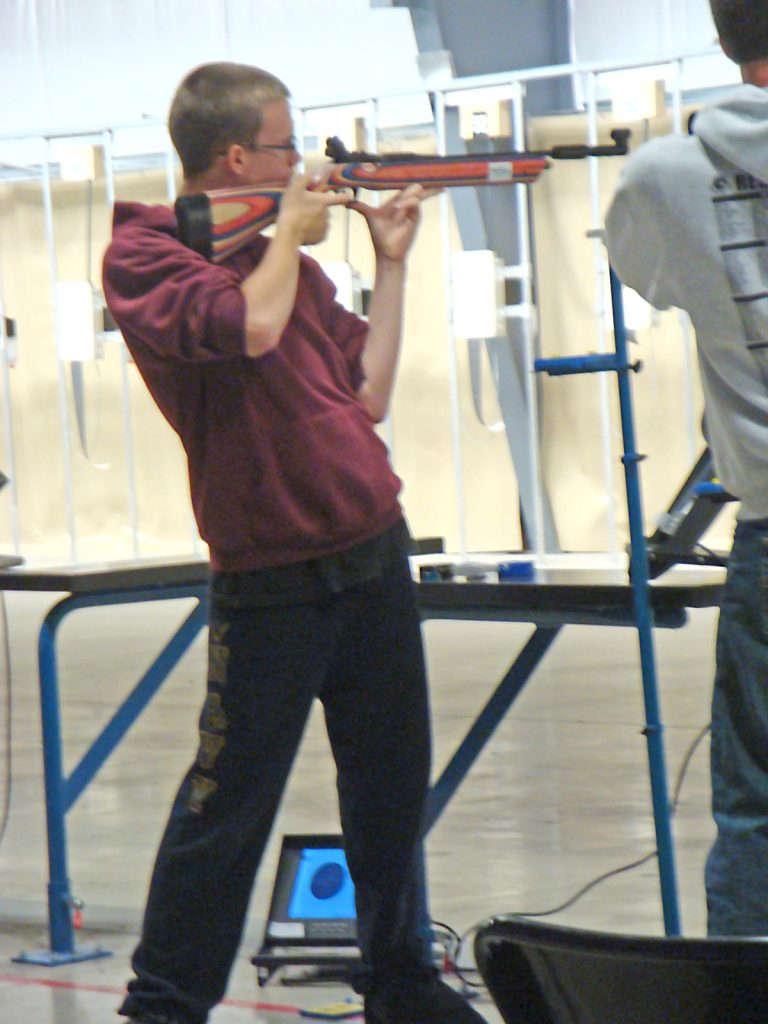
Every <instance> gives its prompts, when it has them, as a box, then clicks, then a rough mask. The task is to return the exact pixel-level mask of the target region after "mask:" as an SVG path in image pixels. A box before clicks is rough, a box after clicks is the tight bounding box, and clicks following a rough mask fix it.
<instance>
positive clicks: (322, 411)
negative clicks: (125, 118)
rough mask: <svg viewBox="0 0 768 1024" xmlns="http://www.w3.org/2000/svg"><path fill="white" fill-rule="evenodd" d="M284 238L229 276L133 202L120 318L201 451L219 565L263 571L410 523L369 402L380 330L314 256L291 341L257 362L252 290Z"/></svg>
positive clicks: (196, 462) (199, 480)
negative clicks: (369, 355) (340, 293)
mask: <svg viewBox="0 0 768 1024" xmlns="http://www.w3.org/2000/svg"><path fill="white" fill-rule="evenodd" d="M268 244H269V240H268V239H267V238H263V237H260V236H259V237H257V238H256V240H255V241H254V242H253V243H252V244H250V245H248V246H247V247H246V248H244V249H241V250H240V251H239V252H237V253H235V254H234V255H233V256H231V257H230V258H229V259H227V260H226V261H225V262H224V263H223V264H221V265H215V264H212V263H209V262H208V261H207V260H205V259H204V258H203V257H202V256H199V255H198V254H197V253H195V252H193V251H192V250H190V249H188V248H187V247H186V246H184V245H182V243H181V242H179V241H178V239H177V237H176V220H175V217H174V214H173V212H172V210H171V209H170V208H168V207H165V206H144V205H141V204H139V203H117V204H116V205H115V214H114V230H113V237H112V242H111V244H110V246H109V248H108V250H107V253H106V256H105V258H104V292H105V295H106V299H107V304H108V306H109V309H110V311H111V313H112V315H113V317H114V318H115V321H116V322H117V324H118V326H119V327H120V330H121V331H122V333H123V337H124V338H125V342H126V345H127V346H128V349H129V350H130V352H131V355H132V356H133V359H134V361H135V363H136V365H137V367H138V369H139V371H140V373H141V375H142V377H143V378H144V381H145V383H146V385H147V387H148V389H149V391H150V393H151V394H152V397H153V398H154V400H155V401H156V403H157V405H158V406H159V408H160V410H161V411H162V413H163V415H164V416H165V418H166V419H167V420H168V422H169V423H170V424H171V426H172V427H173V429H174V430H175V431H176V432H177V434H178V435H179V437H180V438H181V441H182V444H183V445H184V450H185V452H186V454H187V460H188V466H189V479H190V488H191V494H192V504H193V507H194V511H195V517H196V520H197V524H198V529H199V530H200V535H201V537H202V538H203V540H205V541H206V543H207V544H208V546H209V548H210V554H211V564H212V566H213V568H214V569H217V570H221V571H250V570H254V569H260V568H264V567H266V566H273V565H284V564H289V563H292V562H298V561H303V560H305V559H310V558H316V557H319V556H322V555H326V554H332V553H334V552H339V551H344V550H346V549H348V548H351V547H353V546H354V545H356V544H358V543H361V542H362V541H365V540H368V539H370V538H372V537H376V536H378V535H379V534H381V533H383V532H384V531H385V530H387V529H388V528H389V527H391V526H393V525H394V524H395V523H396V522H397V521H398V519H400V518H401V516H402V512H401V509H400V506H399V503H398V497H397V496H398V493H399V490H400V480H399V479H398V477H397V476H396V475H395V474H394V472H393V471H392V468H391V467H390V464H389V458H388V453H387V449H386V446H385V445H384V443H383V442H382V441H381V439H380V438H379V437H378V435H377V434H376V432H375V430H374V428H373V422H372V420H371V418H370V416H369V414H368V412H367V411H366V409H365V407H364V406H363V404H362V402H361V401H360V400H359V398H358V396H357V389H358V388H359V386H360V384H361V383H362V380H363V370H362V364H361V358H360V357H361V352H362V349H363V345H364V343H365V338H366V332H367V325H366V323H365V322H364V321H363V320H361V319H360V318H359V317H357V316H355V315H354V314H352V313H350V312H348V311H347V310H346V309H344V307H343V306H341V305H340V304H339V303H338V302H336V301H335V288H334V286H333V284H332V282H331V281H330V280H329V279H328V278H327V277H326V275H325V274H324V273H323V271H322V269H321V267H320V265H319V264H318V263H317V262H316V261H315V260H313V259H311V258H309V257H308V256H306V255H304V254H302V256H301V268H300V274H299V285H298V293H297V297H296V303H295V306H294V309H293V313H292V315H291V319H290V321H289V322H288V325H287V327H286V329H285V332H284V334H283V336H282V338H281V339H280V343H279V344H278V346H277V347H276V348H275V349H273V350H272V351H270V352H268V353H266V354H265V355H263V356H259V357H258V358H254V357H251V356H247V355H246V354H245V300H244V298H243V295H242V292H241V291H240V284H241V282H242V281H243V280H244V279H245V278H246V277H247V276H248V274H249V273H250V272H251V271H252V270H253V269H254V267H255V266H256V265H257V264H258V262H259V260H260V259H261V257H262V256H263V254H264V252H265V251H266V248H267V246H268Z"/></svg>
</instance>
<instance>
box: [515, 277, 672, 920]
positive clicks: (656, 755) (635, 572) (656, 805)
mask: <svg viewBox="0 0 768 1024" xmlns="http://www.w3.org/2000/svg"><path fill="white" fill-rule="evenodd" d="M610 282H611V301H612V307H613V327H614V338H615V348H616V351H615V354H613V355H610V354H600V355H595V356H579V357H575V358H571V359H539V360H537V361H536V364H535V368H536V369H537V370H539V371H543V372H545V373H548V374H550V375H554V376H560V375H567V374H573V373H600V372H605V371H612V372H615V373H616V375H617V380H618V387H619V406H620V411H621V430H622V439H623V446H624V455H623V457H622V462H623V464H624V476H625V483H626V492H627V509H628V514H629V533H630V545H631V548H630V580H631V583H632V594H633V605H634V613H635V624H636V626H637V632H638V639H639V646H640V665H641V670H642V678H643V696H644V702H645V722H646V724H645V730H644V731H645V737H646V741H647V748H648V765H649V773H650V781H651V796H652V803H653V816H654V823H655V828H656V846H657V851H658V859H659V879H660V884H661V900H662V910H663V914H664V927H665V931H666V934H667V935H679V934H680V915H679V905H678V896H677V879H676V872H675V857H674V845H673V839H672V828H671V812H670V806H669V798H668V785H667V770H666V764H665V757H664V742H663V726H662V723H661V717H660V712H659V699H658V685H657V675H656V658H655V653H654V643H653V628H654V622H653V611H652V608H651V601H650V596H649V575H648V556H647V552H646V545H645V532H644V529H643V511H642V501H641V492H640V474H639V472H638V463H639V462H640V460H641V459H642V458H643V456H642V455H639V454H638V452H637V449H636V444H635V425H634V412H633V407H632V390H631V387H630V380H629V374H630V372H632V371H637V370H638V369H639V365H638V364H631V363H630V362H629V358H628V352H627V331H626V325H625V322H624V305H623V299H622V291H621V282H620V281H619V279H618V277H617V276H616V274H615V273H614V271H613V269H611V272H610Z"/></svg>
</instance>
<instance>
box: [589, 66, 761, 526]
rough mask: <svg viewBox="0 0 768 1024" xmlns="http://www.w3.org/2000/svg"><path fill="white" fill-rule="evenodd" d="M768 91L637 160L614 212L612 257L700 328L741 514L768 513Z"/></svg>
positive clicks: (730, 101)
mask: <svg viewBox="0 0 768 1024" xmlns="http://www.w3.org/2000/svg"><path fill="white" fill-rule="evenodd" d="M765 182H768V91H766V90H764V89H759V88H757V87H755V86H751V85H742V86H740V87H739V88H738V89H736V90H735V91H734V92H733V93H731V94H730V95H729V96H727V97H726V98H725V99H724V100H722V101H720V102H718V103H716V104H713V105H712V106H710V107H706V108H704V109H703V110H702V111H701V112H700V113H699V115H698V117H697V118H696V121H695V135H694V136H666V137H664V138H660V139H655V140H653V141H651V142H649V143H647V144H645V145H643V146H641V147H640V148H639V149H638V150H637V151H636V152H635V153H634V154H633V155H632V156H631V157H630V159H629V160H628V162H627V165H626V167H625V169H624V172H623V174H622V178H621V182H620V185H619V188H618V190H617V192H616V195H615V196H614V198H613V201H612V203H611V206H610V209H609V211H608V214H607V218H606V227H607V240H608V251H609V255H610V258H611V262H612V263H613V266H614V267H615V269H616V272H617V273H618V275H619V277H620V278H621V279H622V280H623V281H624V283H625V284H627V285H629V286H630V287H631V288H634V289H635V290H636V291H638V292H639V293H640V294H641V295H642V296H643V297H644V298H645V299H647V301H648V302H650V303H651V304H652V305H653V306H656V307H657V308H658V309H666V308H668V307H670V306H677V307H679V308H680V309H684V310H686V311H687V312H688V314H689V315H690V317H691V320H692V322H693V325H694V328H695V330H696V339H697V343H698V346H697V347H698V354H699V366H700V372H701V381H702V387H703V390H704V401H705V419H706V431H707V436H708V440H709V444H710V447H711V449H712V454H713V456H714V460H715V467H716V469H717V473H718V476H719V477H720V480H721V481H722V483H723V486H724V487H725V488H726V490H727V491H729V492H730V493H731V494H733V495H735V496H737V497H738V498H739V499H740V501H741V506H740V509H739V519H764V518H766V517H768V185H766V184H764V183H765Z"/></svg>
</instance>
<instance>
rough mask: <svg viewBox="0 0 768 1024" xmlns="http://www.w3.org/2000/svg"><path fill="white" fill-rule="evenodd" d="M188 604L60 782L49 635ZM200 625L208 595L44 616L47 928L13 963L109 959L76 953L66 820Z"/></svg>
mask: <svg viewBox="0 0 768 1024" xmlns="http://www.w3.org/2000/svg"><path fill="white" fill-rule="evenodd" d="M185 597H192V598H195V599H196V600H197V605H196V606H195V608H194V609H193V610H192V612H191V613H190V614H189V616H188V617H187V618H186V620H185V621H184V622H183V623H182V624H181V626H180V627H179V629H178V630H177V631H176V632H175V633H174V635H173V636H172V637H171V639H170V640H169V641H168V643H167V644H166V646H165V647H164V648H163V650H162V651H161V652H160V654H159V655H158V656H157V658H156V659H155V660H154V661H153V663H152V664H151V665H150V667H149V668H148V669H147V671H146V672H145V673H144V675H143V677H142V678H141V680H140V681H139V682H138V684H137V685H136V686H135V687H134V689H133V690H132V692H131V693H130V694H129V695H128V697H127V698H126V699H125V700H124V701H123V703H122V704H121V705H120V707H119V708H118V710H117V711H116V712H115V714H114V715H113V717H112V719H111V720H110V722H109V723H108V724H107V725H106V726H105V728H104V729H103V730H102V731H101V733H100V734H99V736H98V737H97V738H96V739H95V740H94V742H93V743H92V744H91V746H90V748H89V749H88V750H87V751H86V753H85V755H84V756H83V757H82V758H81V760H80V762H79V763H78V765H77V767H76V768H75V769H74V771H73V772H72V774H71V776H70V777H69V778H66V777H65V776H64V771H63V754H62V741H61V706H60V698H59V683H58V666H57V658H56V631H57V628H58V626H59V625H60V624H61V622H62V620H63V619H64V618H65V617H66V616H67V615H68V614H70V613H71V612H73V611H75V610H77V609H78V608H84V607H96V606H99V607H101V606H104V605H112V604H132V603H136V602H142V601H156V600H175V599H179V598H185ZM206 622H207V590H206V589H205V588H201V587H189V586H179V587H173V588H167V589H162V590H158V589H156V588H155V589H152V590H145V591H135V592H116V593H106V594H89V595H75V594H73V595H70V596H69V597H66V598H64V599H63V600H62V601H60V602H59V603H58V604H56V605H55V606H54V607H53V608H52V609H51V610H50V611H49V612H48V614H47V615H46V617H45V619H44V621H43V624H42V626H41V628H40V634H39V638H38V666H39V676H40V709H41V720H42V733H43V767H44V775H45V810H46V824H47V833H48V870H49V881H48V923H49V940H50V948H49V949H44V950H38V951H35V952H32V953H26V952H24V953H21V954H20V955H19V956H18V957H14V958H13V960H14V962H16V963H31V964H40V965H43V966H49V967H54V966H57V965H59V964H67V963H75V962H78V961H81V960H92V959H95V958H98V957H104V956H110V955H111V954H110V952H109V951H108V950H104V949H100V948H98V947H95V946H81V947H76V946H75V941H74V929H73V924H72V911H73V906H74V900H73V896H72V892H71V889H70V882H69V875H68V868H67V832H66V814H67V812H68V811H69V810H70V809H71V807H72V805H73V804H74V803H75V801H76V800H77V798H78V797H79V796H80V794H81V793H82V792H83V790H84V789H85V788H86V786H87V785H88V783H89V782H90V781H91V779H92V778H93V776H94V775H95V774H96V772H97V771H98V770H99V769H100V768H101V766H102V765H103V764H104V762H105V761H106V759H107V758H108V757H109V755H110V754H111V753H112V751H113V750H114V749H115V748H116V747H117V745H118V744H119V743H120V741H121V740H122V738H123V736H124V735H125V733H126V732H127V731H128V729H129V728H130V726H131V725H132V724H133V723H134V722H135V720H136V719H137V718H138V716H139V714H140V713H141V712H142V711H143V710H144V708H145V707H146V706H147V704H148V703H149V701H150V700H151V699H152V697H153V696H154V694H155V693H156V692H157V690H158V689H159V688H160V686H161V685H162V683H163V682H164V680H165V679H166V677H167V676H168V674H169V672H170V671H171V670H172V669H173V668H174V666H175V665H176V664H177V662H178V661H179V660H180V659H181V657H182V655H183V654H184V653H185V651H186V650H187V649H188V648H189V646H190V644H191V643H192V642H193V640H194V639H195V637H196V636H197V635H198V633H199V632H200V630H201V629H202V628H203V626H204V625H205V624H206Z"/></svg>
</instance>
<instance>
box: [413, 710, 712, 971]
mask: <svg viewBox="0 0 768 1024" xmlns="http://www.w3.org/2000/svg"><path fill="white" fill-rule="evenodd" d="M709 730H710V724H709V723H707V724H706V725H705V726H704V727H703V728H702V729H700V730H699V732H698V733H697V734H696V736H695V737H694V739H693V741H692V742H691V743H690V744H689V746H688V749H687V750H686V752H685V755H684V757H683V761H682V764H681V765H680V768H679V770H678V773H677V779H676V781H675V786H674V789H673V795H672V800H671V801H670V807H669V812H670V816H674V814H675V811H676V810H677V806H678V803H679V801H680V793H681V791H682V788H683V782H684V780H685V776H686V774H687V772H688V768H689V766H690V763H691V760H692V759H693V756H694V754H695V753H696V751H697V750H698V747H699V744H700V743H701V741H702V740H703V739H704V737H705V736H706V735H707V733H708V732H709ZM657 855H658V850H652V851H651V852H650V853H647V854H645V855H644V856H643V857H639V858H638V859H637V860H634V861H632V862H631V863H630V864H624V865H622V867H619V868H613V869H612V870H610V871H605V872H604V873H603V874H602V875H598V876H597V878H593V879H592V881H590V882H587V884H586V885H584V886H582V887H581V889H579V890H578V891H577V892H576V893H574V895H573V896H570V897H569V898H568V899H567V900H565V901H564V902H563V903H560V904H559V905H558V906H556V907H550V908H549V910H529V911H516V912H515V914H516V916H518V917H550V916H551V915H552V914H558V913H560V912H561V911H563V910H568V909H570V907H572V906H573V905H574V904H575V903H576V902H577V901H578V900H580V899H581V898H582V896H585V895H586V894H587V893H588V892H590V890H592V889H594V888H595V886H597V885H599V884H600V883H601V882H604V881H606V879H608V878H613V877H614V876H615V875H621V874H623V873H624V872H625V871H632V870H634V868H639V867H641V866H642V865H643V864H646V863H648V861H651V860H653V859H654V858H655V857H656V856H657ZM433 924H435V925H436V926H438V927H440V928H443V929H445V931H446V932H448V933H449V934H450V935H451V936H456V935H457V933H456V931H455V929H453V928H451V927H450V926H449V925H445V924H441V923H440V922H437V921H435V922H433ZM482 924H483V922H478V923H477V924H473V925H472V927H471V928H468V929H467V931H465V932H464V933H463V935H461V936H458V942H455V946H454V948H452V949H451V950H450V959H451V964H452V969H453V973H455V975H456V977H457V978H459V980H460V981H461V982H462V984H463V985H465V986H467V987H469V988H484V987H485V986H484V985H483V984H482V982H477V981H470V980H469V979H468V978H467V977H466V975H467V974H477V973H478V971H477V968H476V967H461V966H460V965H459V956H460V954H461V951H462V948H463V947H464V945H465V943H466V941H467V939H468V938H469V937H470V936H471V935H473V934H474V933H475V932H476V931H477V930H478V929H479V928H480V927H481V926H482ZM454 941H455V940H454Z"/></svg>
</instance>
